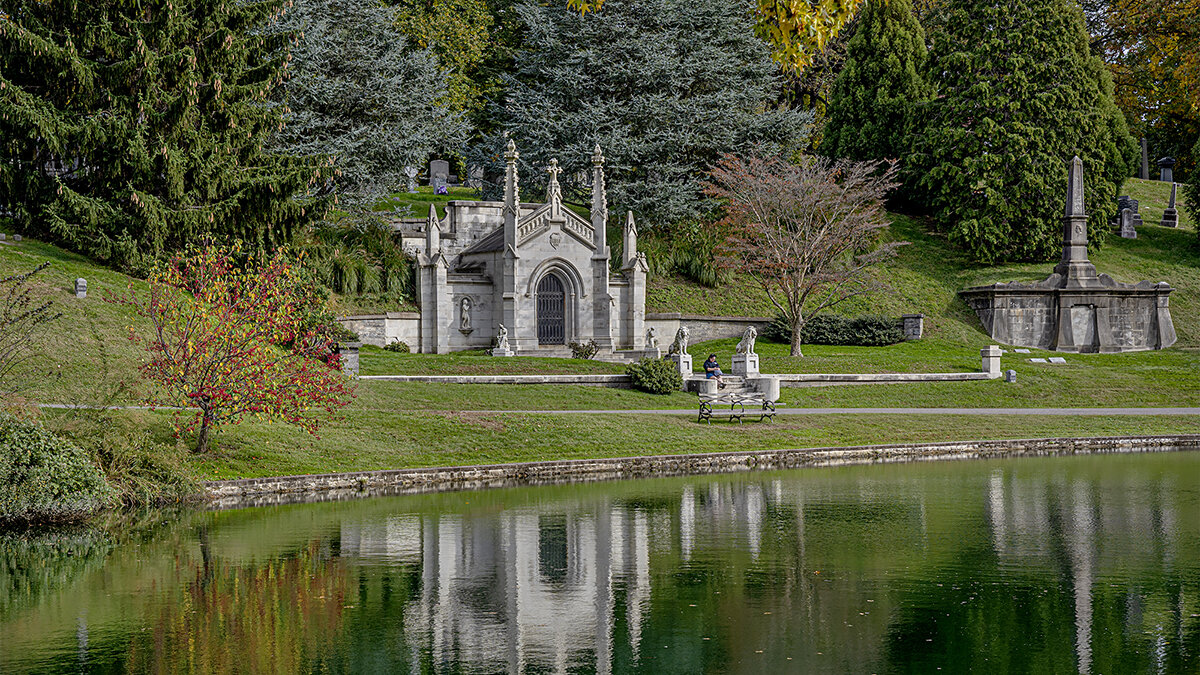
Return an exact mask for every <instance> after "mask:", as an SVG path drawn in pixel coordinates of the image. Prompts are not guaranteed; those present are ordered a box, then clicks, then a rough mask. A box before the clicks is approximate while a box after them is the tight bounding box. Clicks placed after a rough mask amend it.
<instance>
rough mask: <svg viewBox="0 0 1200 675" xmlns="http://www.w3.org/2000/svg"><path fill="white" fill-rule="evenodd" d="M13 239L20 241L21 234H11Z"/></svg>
mask: <svg viewBox="0 0 1200 675" xmlns="http://www.w3.org/2000/svg"><path fill="white" fill-rule="evenodd" d="M13 241H21V235H19V234H14V235H13Z"/></svg>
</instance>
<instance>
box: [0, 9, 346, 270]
mask: <svg viewBox="0 0 1200 675" xmlns="http://www.w3.org/2000/svg"><path fill="white" fill-rule="evenodd" d="M287 4H288V2H287V0H250V1H240V0H55V1H54V2H40V1H38V0H17V1H16V2H13V3H10V4H9V5H8V9H9V14H10V16H9V19H8V20H7V21H0V142H2V143H3V148H2V149H0V206H2V207H3V209H4V210H5V211H7V212H8V213H7V216H8V217H10V218H12V219H13V220H15V221H16V227H18V228H19V229H23V230H25V231H26V232H28V233H30V234H37V235H40V236H45V237H49V238H53V239H57V240H59V241H62V242H65V243H66V244H68V245H70V246H72V247H74V248H76V249H78V250H80V251H82V252H84V253H87V254H89V255H92V256H94V257H96V258H98V259H100V260H103V261H107V262H110V263H112V264H115V265H119V266H124V267H131V268H137V267H143V266H144V265H145V262H146V259H147V257H153V256H155V255H158V254H160V253H161V252H163V251H166V250H170V249H174V248H177V247H179V246H180V245H182V244H184V243H186V242H188V241H192V240H194V239H196V238H198V237H201V236H204V235H213V236H218V237H239V238H242V239H244V240H247V241H249V242H252V243H254V244H256V245H265V246H270V245H273V244H277V243H280V242H283V241H286V240H287V239H289V237H290V235H291V233H292V231H293V230H294V229H295V228H296V227H297V226H298V225H301V224H303V223H306V222H308V221H311V220H313V219H314V218H317V217H320V216H321V214H322V212H323V211H324V210H325V208H326V202H325V201H321V200H318V201H316V202H312V201H305V200H298V199H295V198H294V197H295V196H297V195H303V194H305V193H307V192H308V190H309V188H310V186H312V185H314V184H317V183H320V182H322V181H326V180H328V179H329V178H330V177H331V176H332V174H333V169H332V168H331V167H330V166H329V165H328V162H327V161H326V160H324V159H318V158H310V159H302V158H291V157H285V156H279V155H272V154H269V153H266V152H264V148H263V146H264V144H265V143H266V142H267V141H268V139H269V138H270V137H271V136H272V135H273V134H275V133H276V132H277V131H278V130H279V128H280V124H281V120H280V114H281V113H280V111H278V110H275V109H273V108H272V107H270V106H269V105H267V102H268V100H269V97H270V94H271V90H272V89H273V88H274V87H278V86H279V85H280V84H281V83H282V82H283V81H284V79H285V78H286V76H287V58H288V57H287V51H286V46H287V39H288V36H282V35H280V36H275V37H269V36H266V35H264V34H263V33H262V32H261V28H262V27H264V26H266V25H267V23H268V22H269V21H270V20H271V19H272V18H273V17H274V16H276V15H278V14H279V12H280V11H281V10H282V9H283V8H284V6H285V5H287Z"/></svg>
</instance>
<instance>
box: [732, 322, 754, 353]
mask: <svg viewBox="0 0 1200 675" xmlns="http://www.w3.org/2000/svg"><path fill="white" fill-rule="evenodd" d="M757 338H758V331H756V330H754V326H750V327H749V328H747V329H746V332H745V333H743V334H742V341H741V342H739V343H737V349H735V350H734V353H736V354H753V353H754V341H755V340H756V339H757Z"/></svg>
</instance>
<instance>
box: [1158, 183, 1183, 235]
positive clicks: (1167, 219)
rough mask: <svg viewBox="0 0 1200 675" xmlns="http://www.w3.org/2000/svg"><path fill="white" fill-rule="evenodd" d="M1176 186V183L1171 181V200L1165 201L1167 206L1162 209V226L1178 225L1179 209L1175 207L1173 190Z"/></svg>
mask: <svg viewBox="0 0 1200 675" xmlns="http://www.w3.org/2000/svg"><path fill="white" fill-rule="evenodd" d="M1178 187H1179V185H1178V184H1176V183H1171V201H1169V202H1167V208H1166V209H1165V210H1164V211H1163V217H1162V226H1163V227H1179V211H1178V210H1177V209H1176V208H1175V191H1176V190H1177V189H1178Z"/></svg>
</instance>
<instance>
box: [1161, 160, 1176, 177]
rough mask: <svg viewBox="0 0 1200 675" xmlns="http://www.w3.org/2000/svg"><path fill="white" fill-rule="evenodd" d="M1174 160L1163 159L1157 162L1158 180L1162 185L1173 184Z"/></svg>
mask: <svg viewBox="0 0 1200 675" xmlns="http://www.w3.org/2000/svg"><path fill="white" fill-rule="evenodd" d="M1174 169H1175V158H1174V157H1163V158H1162V159H1160V160H1158V179H1159V180H1160V181H1162V182H1164V183H1174V182H1175V172H1174Z"/></svg>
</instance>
